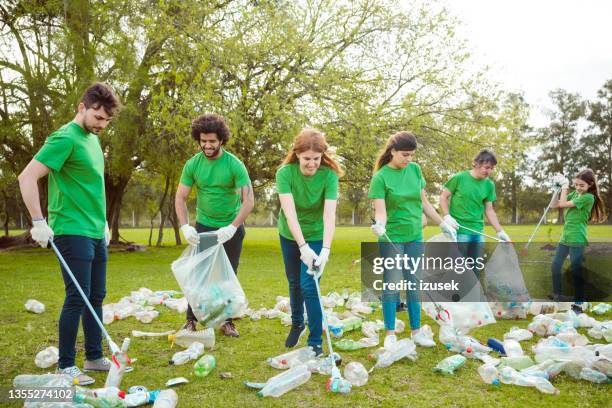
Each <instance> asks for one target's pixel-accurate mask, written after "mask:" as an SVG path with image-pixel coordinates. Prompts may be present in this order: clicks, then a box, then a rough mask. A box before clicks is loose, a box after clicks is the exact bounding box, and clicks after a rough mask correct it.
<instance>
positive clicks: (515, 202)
mask: <svg viewBox="0 0 612 408" xmlns="http://www.w3.org/2000/svg"><path fill="white" fill-rule="evenodd" d="M511 177H512V189H511V191H510V202H511V205H512V222H513V223H514V224H518V191H517V190H518V182H517V179H516V174H514V172H513V173H512V176H511Z"/></svg>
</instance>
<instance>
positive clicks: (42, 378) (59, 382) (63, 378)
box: [13, 374, 74, 388]
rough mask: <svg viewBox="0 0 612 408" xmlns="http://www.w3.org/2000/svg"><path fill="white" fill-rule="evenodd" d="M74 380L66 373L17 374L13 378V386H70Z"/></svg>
mask: <svg viewBox="0 0 612 408" xmlns="http://www.w3.org/2000/svg"><path fill="white" fill-rule="evenodd" d="M73 385H74V380H73V379H72V377H70V376H69V375H66V374H43V375H28V374H23V375H18V376H17V377H15V378H14V379H13V387H15V388H35V387H72V386H73Z"/></svg>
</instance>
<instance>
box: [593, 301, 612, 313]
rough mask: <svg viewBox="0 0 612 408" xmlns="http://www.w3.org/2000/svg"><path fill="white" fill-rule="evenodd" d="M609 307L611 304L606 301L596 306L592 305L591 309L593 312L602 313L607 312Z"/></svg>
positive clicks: (611, 307)
mask: <svg viewBox="0 0 612 408" xmlns="http://www.w3.org/2000/svg"><path fill="white" fill-rule="evenodd" d="M610 309H612V305H609V304H608V303H600V304H598V305H597V306H595V307H593V309H591V311H592V312H593V313H595V314H598V315H602V314H605V313H608V311H609V310H610Z"/></svg>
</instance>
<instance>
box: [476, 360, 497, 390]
mask: <svg viewBox="0 0 612 408" xmlns="http://www.w3.org/2000/svg"><path fill="white" fill-rule="evenodd" d="M478 374H480V378H482V381H484V382H485V384H493V385H499V372H498V371H497V368H495V367H494V366H493V365H490V364H483V365H481V366H480V367H478Z"/></svg>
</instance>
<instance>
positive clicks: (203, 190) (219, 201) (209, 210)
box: [181, 150, 251, 227]
mask: <svg viewBox="0 0 612 408" xmlns="http://www.w3.org/2000/svg"><path fill="white" fill-rule="evenodd" d="M222 151H223V153H222V154H221V156H220V157H219V158H217V159H215V160H210V159H207V158H206V156H205V155H204V153H202V152H200V153H198V154H196V155H195V156H193V157H192V158H191V159H189V160H187V163H185V166H184V167H183V173H182V174H181V184H183V185H185V186H187V187H192V186H194V185H195V187H196V190H197V194H198V195H197V200H196V203H197V209H196V212H197V216H196V221H197V222H198V223H200V224H202V225H206V226H208V227H224V226H226V225H228V224H230V223H231V222H232V221H234V218H236V215H238V212H239V211H240V204H241V202H240V194H239V193H238V192H237V191H236V190H237V189H239V188H241V187H244V186H247V185H249V184H250V183H251V180H250V179H249V174H248V173H247V170H246V167H244V164H243V163H242V162H241V161H240V160H239V159H238V158H237V157H236V156H234V155H233V154H231V153H230V152H228V151H226V150H222Z"/></svg>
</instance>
